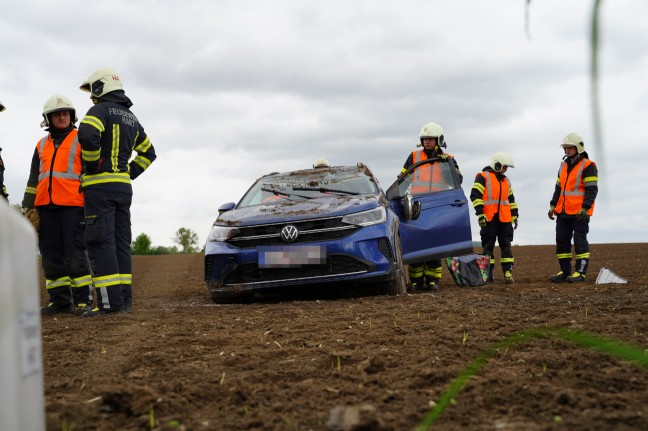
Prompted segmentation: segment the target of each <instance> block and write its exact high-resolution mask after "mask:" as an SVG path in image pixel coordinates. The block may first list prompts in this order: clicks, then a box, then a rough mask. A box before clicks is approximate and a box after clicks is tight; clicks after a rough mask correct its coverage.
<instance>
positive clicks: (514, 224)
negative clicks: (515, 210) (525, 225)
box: [511, 216, 518, 230]
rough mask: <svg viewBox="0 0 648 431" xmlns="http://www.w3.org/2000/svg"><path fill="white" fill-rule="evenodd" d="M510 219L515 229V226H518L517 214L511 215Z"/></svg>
mask: <svg viewBox="0 0 648 431" xmlns="http://www.w3.org/2000/svg"><path fill="white" fill-rule="evenodd" d="M511 221H512V222H513V230H515V229H517V227H518V218H517V216H513V220H511Z"/></svg>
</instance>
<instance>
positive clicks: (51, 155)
mask: <svg viewBox="0 0 648 431" xmlns="http://www.w3.org/2000/svg"><path fill="white" fill-rule="evenodd" d="M36 151H38V157H39V159H40V164H39V171H38V172H39V173H38V185H37V186H36V199H35V201H34V205H35V206H43V205H49V204H54V205H61V206H79V207H82V206H83V194H81V193H79V184H80V181H79V177H80V176H81V146H80V145H79V140H78V138H77V130H76V129H73V130H71V131H70V133H68V135H67V136H66V137H65V139H63V142H61V145H59V146H58V148H56V147H55V146H54V141H53V140H52V138H51V136H50V135H47V136H45V137H44V138H42V139H41V140H40V141H39V142H38V144H37V145H36Z"/></svg>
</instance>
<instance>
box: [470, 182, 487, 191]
mask: <svg viewBox="0 0 648 431" xmlns="http://www.w3.org/2000/svg"><path fill="white" fill-rule="evenodd" d="M472 188H473V189H475V190H477V191H478V192H479V193H484V190H486V189H485V188H484V186H483V185H482V184H479V183H475V184H473V186H472Z"/></svg>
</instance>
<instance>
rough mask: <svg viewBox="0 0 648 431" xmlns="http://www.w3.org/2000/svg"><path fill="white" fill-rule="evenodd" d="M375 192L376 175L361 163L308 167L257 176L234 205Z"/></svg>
mask: <svg viewBox="0 0 648 431" xmlns="http://www.w3.org/2000/svg"><path fill="white" fill-rule="evenodd" d="M378 193H380V192H379V188H378V185H377V183H376V181H375V179H374V178H373V176H372V175H371V174H370V173H369V172H368V169H367V168H366V167H364V166H362V167H333V168H325V169H307V170H303V171H293V172H287V173H283V174H270V175H266V176H264V177H262V178H260V179H259V180H258V181H257V182H256V183H255V184H254V185H253V186H252V187H251V188H250V190H248V191H247V193H246V194H245V195H244V196H243V198H242V199H241V201H240V202H239V204H238V205H237V208H245V207H249V206H253V205H265V204H275V203H279V202H290V201H303V200H306V199H315V198H321V197H324V196H327V197H330V196H356V195H367V194H370V195H376V194H378Z"/></svg>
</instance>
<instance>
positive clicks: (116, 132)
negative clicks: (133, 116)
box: [110, 124, 121, 172]
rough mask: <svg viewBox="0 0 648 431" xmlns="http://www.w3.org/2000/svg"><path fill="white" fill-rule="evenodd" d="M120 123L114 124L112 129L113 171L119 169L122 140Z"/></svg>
mask: <svg viewBox="0 0 648 431" xmlns="http://www.w3.org/2000/svg"><path fill="white" fill-rule="evenodd" d="M120 131H121V129H120V128H119V124H113V129H112V148H111V149H110V162H111V163H112V170H113V172H118V171H119V141H120V139H119V138H120Z"/></svg>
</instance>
